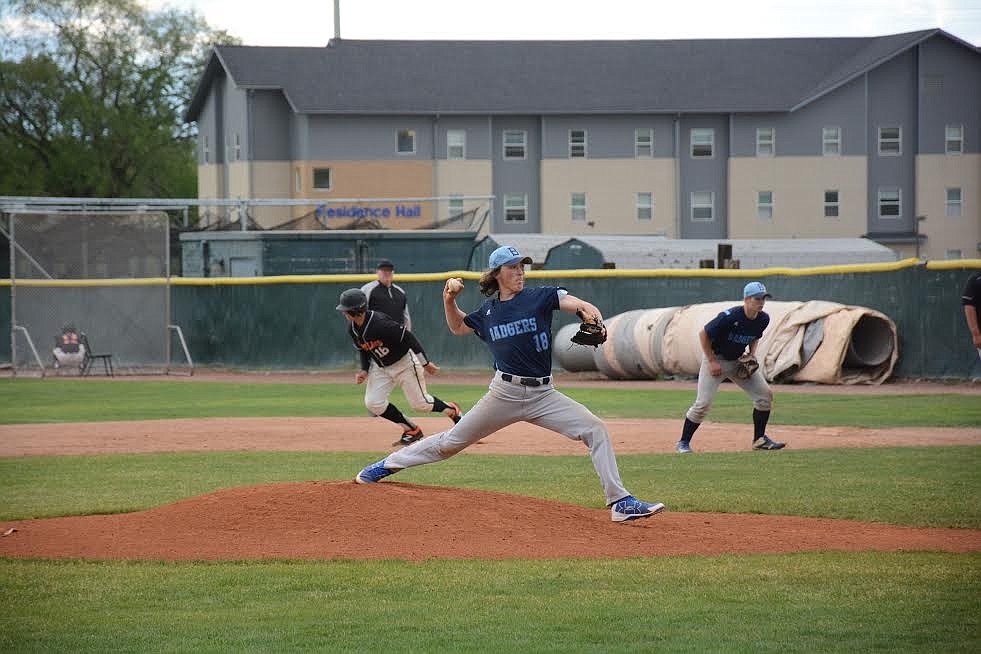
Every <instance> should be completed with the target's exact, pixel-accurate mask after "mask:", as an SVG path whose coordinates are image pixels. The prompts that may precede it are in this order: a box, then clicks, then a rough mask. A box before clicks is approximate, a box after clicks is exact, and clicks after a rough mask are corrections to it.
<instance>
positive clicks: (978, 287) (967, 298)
mask: <svg viewBox="0 0 981 654" xmlns="http://www.w3.org/2000/svg"><path fill="white" fill-rule="evenodd" d="M961 304H963V305H964V306H972V307H974V311H975V312H976V313H977V315H978V323H979V324H981V272H976V273H974V274H973V275H971V276H970V277H969V278H968V280H967V284H965V285H964V295H962V296H961Z"/></svg>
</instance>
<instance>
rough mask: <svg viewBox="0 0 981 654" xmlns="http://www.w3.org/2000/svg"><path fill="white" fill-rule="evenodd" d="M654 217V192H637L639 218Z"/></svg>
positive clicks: (649, 218)
mask: <svg viewBox="0 0 981 654" xmlns="http://www.w3.org/2000/svg"><path fill="white" fill-rule="evenodd" d="M653 219H654V194H653V193H638V194H637V220H653Z"/></svg>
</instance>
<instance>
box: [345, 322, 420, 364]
mask: <svg viewBox="0 0 981 654" xmlns="http://www.w3.org/2000/svg"><path fill="white" fill-rule="evenodd" d="M348 334H350V335H351V340H352V341H354V347H356V348H358V349H359V350H361V369H362V370H367V369H368V367H369V362H370V359H369V357H371V358H373V359H374V360H375V362H376V363H378V365H379V366H382V367H385V366H390V365H392V364H393V363H396V362H398V361H399V359H401V358H402V357H404V356H405V355H406V353H407V352H408V351H409V350H412V351H413V352H415V353H416V354H417V355H418V356H419V358H420V360H421V361H423V362H424V363H425V362H427V361H429V359H428V358H427V357H426V353H425V351H424V350H423V349H422V345H420V343H419V341H418V339H416V337H415V336H413V335H412V332H410V331H409V330H408V329H406V328H405V326H404V325H400V324H399V323H397V322H395V321H394V320H392V319H391V318H389V317H388V316H386V315H385V314H384V313H382V312H380V311H368V312H367V313H366V314H365V321H364V324H363V325H361V326H360V327H358V326H357V325H356V324H354V323H353V322H352V323H350V324H349V325H348Z"/></svg>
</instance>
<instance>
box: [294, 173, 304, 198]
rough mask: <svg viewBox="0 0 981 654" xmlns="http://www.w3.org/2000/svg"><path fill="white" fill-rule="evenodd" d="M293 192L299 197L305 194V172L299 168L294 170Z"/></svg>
mask: <svg viewBox="0 0 981 654" xmlns="http://www.w3.org/2000/svg"><path fill="white" fill-rule="evenodd" d="M293 192H294V193H296V194H297V195H299V194H300V193H302V192H303V171H301V170H300V167H299V166H297V167H295V168H294V169H293Z"/></svg>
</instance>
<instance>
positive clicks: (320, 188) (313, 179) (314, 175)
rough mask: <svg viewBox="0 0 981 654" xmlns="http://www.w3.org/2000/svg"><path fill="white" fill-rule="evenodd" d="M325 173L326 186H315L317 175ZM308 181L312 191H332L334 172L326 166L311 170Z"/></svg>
mask: <svg viewBox="0 0 981 654" xmlns="http://www.w3.org/2000/svg"><path fill="white" fill-rule="evenodd" d="M324 171H326V172H327V186H317V173H318V172H320V173H322V172H324ZM310 179H311V183H312V187H311V188H313V190H314V191H332V190H333V189H334V171H333V170H331V168H330V167H329V166H328V167H326V168H311V169H310Z"/></svg>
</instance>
